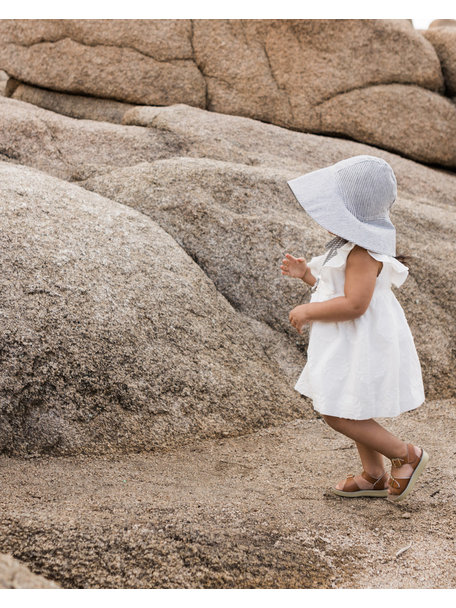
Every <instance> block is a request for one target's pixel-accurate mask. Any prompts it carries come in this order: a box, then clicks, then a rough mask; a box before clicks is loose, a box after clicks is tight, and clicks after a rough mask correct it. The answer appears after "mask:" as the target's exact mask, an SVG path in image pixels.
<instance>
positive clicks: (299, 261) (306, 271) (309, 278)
mask: <svg viewBox="0 0 456 608" xmlns="http://www.w3.org/2000/svg"><path fill="white" fill-rule="evenodd" d="M280 268H281V270H282V274H285V275H287V276H289V277H295V278H296V279H302V280H303V281H304V283H307V284H308V285H314V284H315V282H316V280H317V279H316V278H315V277H314V276H313V274H312V272H311V270H310V268H309V267H308V266H307V262H306V260H305V258H294V257H293V256H292V255H291V254H290V253H286V254H285V258H284V259H283V260H282V265H281V266H280Z"/></svg>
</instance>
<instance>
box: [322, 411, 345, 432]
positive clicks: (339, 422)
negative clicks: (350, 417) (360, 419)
mask: <svg viewBox="0 0 456 608" xmlns="http://www.w3.org/2000/svg"><path fill="white" fill-rule="evenodd" d="M323 418H324V420H325V422H326V423H327V424H329V426H330V427H331V428H333V429H334V430H336V431H337V430H338V429H340V428H341V427H342V426H343V423H344V420H343V418H338V417H337V416H327V415H326V414H323Z"/></svg>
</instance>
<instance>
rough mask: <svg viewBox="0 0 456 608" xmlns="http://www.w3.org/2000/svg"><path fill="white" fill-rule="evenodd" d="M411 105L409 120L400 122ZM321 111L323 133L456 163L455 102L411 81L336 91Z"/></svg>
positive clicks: (427, 159)
mask: <svg viewBox="0 0 456 608" xmlns="http://www.w3.org/2000/svg"><path fill="white" fill-rule="evenodd" d="M455 36H456V30H455ZM455 41H456V37H455ZM454 65H455V69H456V62H455V64H454ZM411 107H413V120H404V116H406V114H407V113H408V112H410V108H411ZM320 111H321V126H322V128H321V129H320V130H321V131H323V132H328V133H331V134H340V135H349V136H350V137H353V139H356V140H358V141H364V142H366V143H370V144H372V145H374V146H377V147H379V148H384V149H387V150H391V151H394V150H400V151H401V152H402V153H403V154H405V155H406V156H408V157H409V158H414V159H415V160H418V161H421V162H425V163H437V164H440V165H444V166H447V167H456V105H455V104H454V103H452V102H451V101H450V100H449V99H446V98H445V97H443V96H442V95H439V94H437V93H433V92H432V91H429V90H427V89H423V88H421V87H417V86H415V85H401V84H394V85H379V86H372V87H368V88H365V89H356V90H353V91H350V92H348V93H343V94H341V95H337V96H336V97H333V98H332V99H330V100H329V101H326V102H324V103H322V104H321V106H320ZM443 143H445V145H442V144H443Z"/></svg>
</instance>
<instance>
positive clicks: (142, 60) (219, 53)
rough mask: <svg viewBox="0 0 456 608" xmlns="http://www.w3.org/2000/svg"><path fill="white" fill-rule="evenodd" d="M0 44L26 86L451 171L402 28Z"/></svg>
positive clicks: (449, 154)
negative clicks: (203, 116)
mask: <svg viewBox="0 0 456 608" xmlns="http://www.w3.org/2000/svg"><path fill="white" fill-rule="evenodd" d="M0 38H1V40H2V43H1V44H0V68H2V69H4V70H5V71H6V72H8V74H9V75H10V76H12V77H14V78H15V79H18V80H19V81H23V82H25V83H27V84H29V85H30V84H34V85H37V86H39V87H45V88H47V89H53V90H55V91H60V92H71V93H76V94H86V95H91V96H95V97H98V98H108V99H111V100H113V99H114V100H118V101H125V102H128V103H136V104H147V105H164V106H166V105H170V104H176V103H185V104H188V105H191V106H195V107H200V108H206V109H208V110H212V111H214V112H219V113H226V114H232V115H239V116H246V117H251V118H255V119H258V120H261V121H264V122H269V123H273V124H277V125H281V126H284V127H288V128H293V129H297V130H301V131H311V132H315V133H326V134H334V133H340V134H342V135H347V136H350V137H352V138H354V139H359V140H360V141H364V142H366V143H371V144H375V145H377V146H380V147H383V148H385V149H390V150H394V151H398V152H400V153H401V154H404V155H406V156H409V157H410V158H414V159H416V160H419V161H422V162H429V163H433V164H441V165H444V166H450V167H454V166H456V159H455V154H454V146H453V144H452V141H453V135H454V134H453V130H454V119H453V114H452V113H451V112H450V110H449V109H448V108H446V107H445V101H446V100H445V98H444V97H442V95H441V93H443V92H444V90H445V88H444V81H443V76H442V70H441V67H440V62H439V58H438V56H437V54H436V52H435V50H434V48H433V46H432V45H431V44H430V43H429V41H427V40H426V39H425V38H424V37H423V36H422V35H421V34H420V32H417V31H416V30H415V29H414V28H413V25H412V24H411V23H410V20H407V19H403V20H397V19H396V20H394V19H392V20H391V19H390V20H388V19H383V20H382V19H370V20H369V19H367V20H366V19H355V20H353V19H352V20H350V19H333V20H331V19H328V20H325V19H323V20H321V19H312V20H306V19H303V20H288V19H281V20H268V19H263V20H261V19H260V20H255V19H251V20H249V19H247V20H239V19H238V20H225V19H218V20H211V19H196V20H185V19H182V20H101V21H97V20H71V19H68V20H58V19H54V20H52V19H51V20H2V21H0ZM43 65H46V69H45V70H44V69H43V67H42V66H43ZM410 85H412V86H410ZM379 86H381V87H384V89H380V90H379V89H378V87H379ZM379 91H380V92H381V94H379ZM383 91H384V92H385V94H386V96H387V99H388V104H387V106H388V121H381V122H380V123H379V122H376V121H373V122H370V121H369V118H370V117H371V116H372V114H374V115H376V114H377V115H381V114H382V110H383V108H384V106H383V94H384V93H383ZM13 94H14V95H15V96H16V97H17V98H19V97H20V98H22V99H27V100H29V101H33V103H37V104H38V105H42V106H44V107H48V108H50V109H54V110H56V111H61V109H63V110H64V113H67V114H68V113H70V114H71V115H73V116H87V117H89V116H90V117H91V118H95V119H97V120H99V119H100V118H102V117H103V115H104V116H105V119H106V120H111V119H112V116H113V113H114V120H115V122H119V115H118V113H117V112H118V111H120V110H121V108H120V107H117V108H116V111H115V112H113V108H112V106H110V105H109V104H106V110H104V106H103V101H93V100H91V101H90V102H87V104H86V106H87V107H86V106H84V107H82V102H81V100H80V99H78V100H76V101H75V102H74V103H71V102H69V101H66V100H65V102H64V103H63V101H62V100H59V98H52V97H51V95H50V94H49V93H46V94H45V93H39V92H36V91H34V92H32V91H31V90H27V91H24V89H16V92H15V93H13ZM346 95H349V97H348V98H347V99H346V97H345V96H346ZM358 96H360V97H359V98H358ZM448 103H450V102H448ZM95 104H96V105H95ZM328 104H329V105H328ZM359 105H361V111H359V109H358V106H359ZM51 106H52V108H51ZM59 108H61V109H59ZM68 108H70V110H68ZM92 108H93V110H92ZM411 108H412V109H413V112H410V109H411ZM424 108H425V110H424ZM326 110H328V112H329V116H328V118H326V116H325V112H326ZM91 111H93V112H94V115H90V113H89V112H91ZM411 116H413V123H412V122H411ZM417 116H418V118H417ZM435 116H437V117H438V118H437V119H436V118H434V117H435ZM417 124H419V125H420V127H421V126H423V125H424V128H423V130H422V131H421V130H420V129H417V128H416V125H417ZM398 126H399V127H400V128H399V129H398ZM436 127H438V128H437V129H436ZM429 144H430V145H429ZM448 148H450V151H448ZM424 151H427V152H424Z"/></svg>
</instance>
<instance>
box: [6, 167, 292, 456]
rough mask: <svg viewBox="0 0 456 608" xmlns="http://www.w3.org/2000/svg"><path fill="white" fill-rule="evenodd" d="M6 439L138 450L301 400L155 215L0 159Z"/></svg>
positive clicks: (11, 447) (17, 447) (20, 443)
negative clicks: (153, 219)
mask: <svg viewBox="0 0 456 608" xmlns="http://www.w3.org/2000/svg"><path fill="white" fill-rule="evenodd" d="M0 175H1V181H0V183H1V194H2V196H1V201H2V202H1V205H2V210H1V217H2V233H1V235H2V236H1V256H2V275H1V279H0V282H1V291H0V293H1V296H0V297H1V311H2V323H1V348H2V350H1V353H2V366H1V382H0V405H1V409H0V449H1V451H5V452H7V453H10V454H19V455H24V454H26V453H29V454H30V453H46V452H49V453H53V454H70V453H78V452H83V453H96V452H100V453H101V452H118V451H121V452H128V451H137V450H148V449H153V448H157V447H161V448H162V447H169V446H173V445H176V444H179V443H185V442H186V441H189V440H195V439H196V438H203V437H210V436H217V435H218V434H222V433H223V434H235V433H239V432H245V431H246V430H247V429H249V428H252V429H253V428H256V427H257V426H262V425H266V424H272V423H274V422H277V421H279V420H285V419H290V418H292V417H296V416H298V415H299V414H300V413H301V409H302V400H301V399H300V397H299V395H298V394H297V393H296V392H295V391H293V388H292V387H291V386H290V384H289V382H288V381H287V379H286V378H285V377H284V376H283V374H280V373H279V370H278V368H277V366H276V364H275V363H274V362H272V361H271V360H270V358H269V357H268V355H267V354H266V352H265V351H264V349H263V348H262V347H261V345H260V344H258V341H257V339H256V337H255V334H254V333H253V331H251V329H250V326H249V325H248V323H247V322H246V321H245V320H244V319H243V317H242V316H241V315H240V314H239V313H237V312H236V311H235V310H233V308H232V307H231V306H230V304H229V303H228V302H227V300H226V299H225V298H224V297H223V296H222V295H221V294H220V293H219V292H218V291H217V290H216V289H215V286H214V284H213V283H212V281H211V280H210V279H209V278H208V277H207V276H206V275H205V274H204V273H203V272H202V270H201V269H200V268H199V267H198V266H197V265H196V264H195V263H194V261H193V260H192V259H191V258H190V257H189V256H188V255H187V254H186V253H185V252H184V251H183V250H182V249H181V248H180V247H179V245H178V244H177V243H176V242H175V241H174V240H173V239H172V238H171V237H170V236H169V235H168V234H167V233H166V232H165V231H164V230H163V229H162V228H160V227H159V226H158V225H157V224H156V223H155V222H153V221H152V220H151V219H150V218H148V217H146V216H145V215H143V214H141V213H138V212H137V211H135V210H133V209H130V208H128V207H125V206H123V205H119V204H117V203H115V202H112V201H110V200H107V199H104V198H103V197H101V196H99V195H96V194H93V193H91V192H88V191H87V190H84V189H83V188H80V187H78V186H75V185H71V184H68V183H66V182H63V181H60V180H58V179H56V178H53V177H50V176H47V175H45V174H43V173H40V172H38V171H36V170H33V169H29V168H25V167H19V166H16V165H13V164H9V163H1V164H0Z"/></svg>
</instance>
